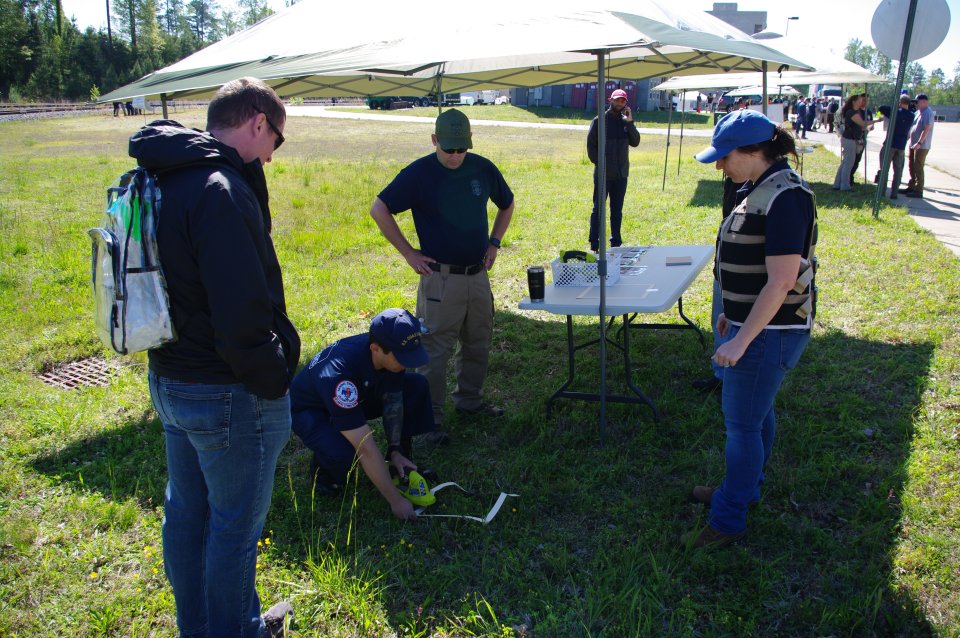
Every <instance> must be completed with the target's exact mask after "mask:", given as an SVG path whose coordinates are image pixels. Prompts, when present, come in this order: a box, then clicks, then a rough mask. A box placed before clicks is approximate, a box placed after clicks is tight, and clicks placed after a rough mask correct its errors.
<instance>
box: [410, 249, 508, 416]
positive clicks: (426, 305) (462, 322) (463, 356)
mask: <svg viewBox="0 0 960 638" xmlns="http://www.w3.org/2000/svg"><path fill="white" fill-rule="evenodd" d="M417 316H418V317H419V318H420V319H421V320H422V321H423V323H424V325H425V326H426V328H427V330H428V331H429V332H428V333H427V334H426V335H424V337H423V346H424V348H425V349H426V351H427V354H428V355H430V361H429V363H427V365H425V366H422V367H421V368H419V369H418V370H417V372H419V373H420V374H422V375H423V376H425V377H426V378H427V381H428V382H429V384H430V398H431V401H432V403H433V416H434V419H435V421H436V422H437V423H438V424H439V423H440V422H441V421H442V419H443V407H444V404H445V403H446V398H447V363H448V361H449V360H450V355H451V354H452V353H453V351H454V348H455V346H457V345H458V344H459V349H458V350H457V352H456V355H455V358H454V372H455V373H456V379H457V385H456V389H455V390H454V392H453V403H454V405H455V406H456V407H458V408H463V409H468V410H469V409H473V408H477V407H480V405H481V403H482V402H483V381H484V379H486V376H487V362H488V360H489V356H490V341H491V338H492V336H493V293H492V292H491V291H490V278H489V277H488V276H487V271H486V270H482V271H480V272H478V273H476V274H474V275H454V274H451V273H450V269H449V267H447V266H441V270H440V272H431V273H430V275H428V276H425V277H420V285H419V287H418V288H417Z"/></svg>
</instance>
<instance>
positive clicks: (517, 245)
mask: <svg viewBox="0 0 960 638" xmlns="http://www.w3.org/2000/svg"><path fill="white" fill-rule="evenodd" d="M482 108H484V109H487V108H491V107H482ZM177 117H178V118H179V119H181V121H183V123H185V124H187V125H191V126H197V127H202V126H203V114H202V113H200V112H187V113H181V114H178V115H177ZM132 122H133V120H130V119H121V120H115V119H113V118H109V117H108V118H77V119H62V120H56V121H43V122H18V123H4V124H0V132H2V133H3V134H2V135H0V321H2V325H3V331H2V333H0V369H2V372H0V436H2V441H3V443H2V446H0V635H2V636H11V637H12V636H71V637H74V636H137V637H141V636H158V637H167V636H175V635H176V627H175V623H174V605H173V598H172V594H171V591H170V588H169V586H168V584H167V582H166V580H165V577H164V575H163V565H162V559H161V554H160V523H161V520H162V516H163V511H162V509H163V507H162V505H163V489H164V484H165V480H166V479H165V476H166V473H165V463H164V451H163V446H164V443H163V433H162V428H161V426H160V424H159V423H158V422H157V420H156V415H155V414H154V412H153V410H152V407H151V405H150V400H149V396H148V392H147V388H146V383H145V375H146V372H145V366H144V363H145V357H143V356H136V357H130V358H122V359H121V358H118V357H111V356H110V355H109V354H108V353H107V352H106V351H105V349H104V347H103V346H102V345H101V344H100V343H99V342H98V340H97V338H96V336H95V334H94V329H93V324H92V319H91V299H90V290H89V281H88V280H89V272H90V257H89V240H88V239H87V236H86V230H87V229H88V228H89V227H91V226H94V225H97V224H99V220H100V215H101V209H102V207H103V203H104V193H105V191H104V189H105V187H106V186H107V185H108V184H109V183H110V182H111V181H112V180H113V179H114V178H115V177H116V176H117V175H119V174H120V173H121V172H123V171H124V170H126V169H127V168H128V167H129V166H130V165H131V160H130V158H128V157H127V154H126V148H127V142H126V140H127V138H128V136H129V135H130V134H131V133H133V132H134V130H133V128H132V127H131V123H132ZM285 132H286V136H287V139H288V140H289V141H288V142H287V144H286V145H285V146H284V147H283V148H282V149H281V150H280V151H279V152H278V154H277V156H276V160H275V161H274V162H273V163H272V164H270V165H269V166H268V167H267V169H266V174H267V180H268V182H269V184H270V188H271V207H272V211H273V217H274V232H273V236H274V242H275V244H276V246H277V249H278V253H279V257H280V261H281V264H282V266H283V268H284V278H285V282H286V287H287V298H288V306H289V308H288V310H289V314H290V316H291V318H292V319H293V320H294V322H295V323H296V324H297V326H298V327H299V329H300V331H301V334H302V337H303V342H304V349H303V355H302V360H303V361H306V360H307V359H309V357H310V356H312V354H313V353H314V352H315V351H316V350H318V349H319V348H321V347H322V346H323V345H325V344H328V343H330V342H331V341H333V340H334V339H336V338H338V337H340V336H344V335H349V334H354V333H357V332H360V331H363V330H365V329H366V326H367V324H368V321H369V318H370V317H371V316H372V314H374V313H376V312H377V311H379V310H380V309H382V308H384V307H388V306H394V305H400V306H405V307H407V308H413V306H414V295H415V281H414V277H413V276H412V273H411V272H410V271H409V269H408V268H407V267H406V265H405V264H404V263H403V261H402V259H401V258H400V257H399V256H398V255H397V254H396V252H395V251H394V250H393V249H392V248H391V247H390V246H389V244H387V242H386V241H385V240H384V239H383V238H382V237H381V235H380V234H379V232H378V231H377V228H376V226H375V225H374V223H373V222H372V220H371V219H370V218H369V216H368V214H367V212H368V210H369V207H370V204H371V202H372V200H373V198H374V197H375V196H376V194H377V193H378V192H379V190H380V189H381V188H382V187H383V186H384V185H385V184H386V183H387V182H388V181H389V180H390V179H391V177H392V176H393V175H394V174H395V173H396V172H397V171H398V170H399V169H400V168H402V167H403V166H404V165H405V164H406V163H407V162H408V161H410V160H411V159H413V158H415V157H418V156H420V155H422V154H425V153H427V152H429V151H430V149H431V147H430V145H429V129H428V128H426V127H424V126H423V125H418V124H414V123H409V124H408V123H403V122H397V123H395V124H390V125H389V126H386V125H384V123H382V122H363V121H336V120H323V119H310V118H293V119H291V120H290V121H289V122H288V124H287V127H286V131H285ZM664 142H665V141H664V138H663V137H657V136H652V135H651V136H644V137H643V139H642V141H641V145H640V148H639V149H636V150H633V151H631V162H632V170H631V175H630V185H629V190H628V193H627V199H626V202H627V204H626V207H625V216H624V217H625V219H624V236H625V239H626V240H627V243H630V244H641V245H642V244H712V243H713V239H714V233H715V230H716V226H717V223H718V221H719V198H720V181H719V175H718V174H717V172H716V171H715V170H714V169H713V167H712V166H702V165H699V164H697V163H696V162H694V161H693V160H692V159H690V158H689V156H690V155H691V154H692V153H693V152H694V151H695V150H696V149H695V148H694V147H693V146H690V147H689V148H688V146H687V145H685V146H684V154H685V156H686V157H685V158H684V159H683V160H682V162H681V167H680V174H679V175H677V159H676V155H675V154H672V155H671V157H670V166H669V171H668V180H667V184H666V189H665V190H661V172H662V170H663V157H664ZM673 148H674V149H675V148H676V147H675V146H674V147H673ZM474 151H475V152H477V153H480V154H483V155H485V156H487V157H489V158H491V159H493V160H494V161H495V162H496V163H497V164H498V165H499V166H500V168H501V169H502V171H503V173H504V175H505V176H506V178H507V180H508V182H509V183H510V184H511V186H512V187H513V189H514V191H515V193H516V201H517V209H516V214H515V216H514V222H513V224H512V225H511V227H510V230H509V232H508V233H507V235H506V237H505V239H504V242H503V249H502V251H501V254H500V257H499V259H498V261H497V264H496V267H495V269H494V272H493V276H492V280H493V288H494V293H495V296H496V305H497V319H496V329H495V334H494V339H493V352H492V362H491V373H490V377H489V379H488V382H487V392H488V395H489V396H490V398H491V399H492V400H494V401H495V402H497V403H500V404H502V405H504V406H506V407H507V408H508V409H509V414H508V416H507V417H505V418H504V419H501V420H498V421H481V422H473V421H469V420H467V419H465V418H463V417H459V416H457V415H455V414H454V413H453V411H452V410H449V413H448V415H447V418H446V419H445V426H446V428H447V429H449V430H450V431H451V433H452V436H453V442H452V444H451V445H450V446H449V447H446V448H441V449H430V448H426V447H418V448H416V449H415V453H416V454H415V456H416V460H417V461H418V462H420V463H421V464H423V465H426V466H428V467H432V468H435V469H436V470H437V472H438V473H439V475H440V476H441V478H442V479H443V480H455V481H457V482H458V483H460V484H461V485H463V486H464V487H467V488H470V489H471V490H472V491H473V494H470V495H464V494H451V493H450V492H444V493H442V494H441V496H440V499H439V503H438V504H437V505H436V506H434V509H435V511H437V512H441V513H467V514H473V515H482V514H483V513H485V512H486V511H487V509H488V508H489V507H490V506H491V505H492V503H493V500H494V499H495V498H496V496H497V494H499V493H500V492H501V491H505V492H512V493H517V494H519V495H520V497H519V498H517V499H510V500H508V501H507V506H506V507H505V508H504V510H503V511H502V512H501V514H500V515H499V517H498V518H497V519H496V520H494V521H493V523H491V524H490V525H488V526H482V525H478V524H476V523H472V522H468V521H457V520H444V519H433V520H431V521H420V522H416V523H406V524H404V523H401V522H399V521H396V520H395V519H393V518H392V517H391V516H390V511H389V508H388V507H387V506H386V504H385V503H384V502H383V500H382V499H381V498H379V497H378V495H377V494H376V492H375V490H374V489H373V488H372V486H371V485H370V484H369V482H368V481H367V480H366V479H365V478H364V477H361V478H360V479H359V480H358V481H357V482H356V485H355V486H354V487H352V488H351V489H350V490H348V491H347V492H346V495H345V496H344V498H343V499H328V498H311V494H310V491H309V486H308V485H307V480H306V479H307V477H306V475H307V469H308V465H309V454H308V452H307V451H306V450H305V449H304V448H303V447H302V445H300V443H299V442H298V441H297V440H296V438H295V437H294V438H293V439H292V440H291V441H290V443H289V445H288V446H287V448H286V450H285V452H284V454H283V455H282V457H281V461H280V464H279V467H278V470H277V483H276V489H275V493H274V498H273V507H272V509H271V512H270V515H269V517H268V519H267V524H266V528H265V530H264V538H263V540H262V553H261V557H260V572H259V578H258V587H259V591H260V594H261V597H262V599H263V600H264V603H265V604H268V605H269V604H272V603H273V602H275V601H277V600H279V599H288V600H291V601H292V603H293V605H294V607H295V609H296V612H297V615H296V618H295V619H294V622H293V628H294V629H295V630H296V631H298V632H300V634H301V635H303V636H310V637H313V636H316V637H329V636H336V637H352V636H369V637H382V636H415V637H425V636H436V637H449V636H457V637H459V636H535V637H537V638H554V637H559V638H564V637H586V636H590V637H596V638H599V637H605V638H620V637H631V636H683V637H691V638H693V637H701V636H703V637H721V636H723V637H726V636H737V637H752V636H761V637H766V636H796V637H807V636H884V637H885V636H904V637H913V636H954V637H955V636H960V556H958V552H957V547H958V546H960V493H958V487H957V486H958V485H960V417H958V413H960V410H958V407H960V268H958V265H960V263H958V260H957V258H956V257H954V256H953V255H952V254H951V253H949V252H948V251H947V250H946V249H945V248H943V247H942V246H941V245H940V244H939V243H938V242H937V241H936V240H935V239H934V238H933V237H932V236H931V235H930V234H928V233H927V232H925V231H923V230H920V229H919V228H918V227H917V226H916V224H915V223H914V222H913V221H912V220H911V219H909V218H908V217H907V216H906V215H905V214H904V213H903V212H902V210H900V209H896V208H884V209H881V213H880V219H879V220H874V219H873V218H872V216H871V214H870V210H871V204H872V201H873V199H872V190H870V189H867V188H865V187H863V188H861V187H857V190H856V191H855V192H854V193H849V194H845V195H844V196H843V197H841V196H840V195H839V194H838V193H836V192H835V191H832V190H831V189H830V188H829V184H830V183H832V179H833V172H834V171H835V169H836V166H837V159H836V158H835V157H833V156H832V155H830V154H828V153H827V152H825V151H823V150H822V149H821V150H817V151H816V152H815V153H813V154H812V155H809V156H807V158H806V161H805V174H806V177H807V178H808V179H810V180H811V182H812V183H813V186H814V188H815V190H816V191H817V195H818V201H819V215H820V232H821V236H820V246H819V248H818V254H819V256H820V260H821V270H820V277H819V283H820V312H819V314H818V317H817V325H816V328H815V331H814V335H813V340H812V342H811V344H810V346H809V347H808V348H807V351H806V353H805V354H804V356H803V359H802V360H801V363H800V365H799V366H798V368H797V369H796V370H795V371H794V372H793V373H791V376H790V377H788V379H787V382H786V384H785V386H784V388H783V390H782V391H781V393H780V396H779V398H778V403H777V406H778V419H779V424H780V427H779V430H780V431H779V439H778V441H777V446H776V449H775V452H774V456H773V459H772V464H771V467H770V468H769V471H768V473H767V477H768V478H767V484H766V487H765V492H764V498H763V502H762V503H761V505H760V507H759V508H758V509H757V510H756V511H754V512H752V513H751V514H750V518H749V531H750V533H749V535H748V536H747V538H746V539H744V540H743V541H741V542H740V543H738V544H737V545H734V546H732V547H730V548H727V549H725V550H720V551H705V552H694V553H688V552H686V551H684V549H683V548H681V547H680V546H679V545H678V542H677V539H678V537H679V536H680V534H681V533H683V532H685V531H687V530H689V529H692V528H694V527H696V526H698V525H702V524H703V522H704V512H703V511H702V509H701V508H699V507H697V506H694V505H690V504H688V503H687V502H686V495H687V493H688V491H689V489H690V487H691V486H692V485H694V484H696V483H715V482H716V481H717V480H719V479H720V478H721V476H722V474H723V456H722V446H723V440H724V433H723V421H722V416H721V414H720V409H719V404H718V402H717V401H716V399H715V398H713V397H704V396H701V395H700V394H698V393H696V392H695V391H693V390H691V389H690V388H689V381H690V380H691V379H693V378H698V377H702V376H704V375H705V374H707V373H708V353H705V352H703V351H702V350H701V349H700V346H699V344H698V343H697V341H696V339H695V338H694V337H693V335H692V334H690V333H684V332H668V331H649V332H646V333H644V334H642V335H638V336H637V337H636V338H635V339H634V340H633V348H634V353H633V354H634V361H635V365H636V369H637V378H638V379H639V380H640V383H641V385H642V387H643V388H644V389H645V390H646V391H647V392H648V394H650V395H651V396H652V397H653V399H654V400H655V401H656V402H657V404H658V406H659V407H660V409H661V412H662V418H661V420H660V421H659V423H654V422H653V420H652V419H651V416H650V412H649V410H647V409H645V408H644V409H637V408H634V407H625V406H611V407H610V409H609V412H608V418H609V423H608V441H607V444H606V445H600V444H599V441H598V436H597V420H598V418H597V407H596V405H583V404H575V403H570V402H565V404H564V405H561V406H559V407H558V409H556V410H555V411H554V416H553V417H552V418H550V419H548V418H546V416H545V413H544V402H545V400H546V398H547V397H549V396H550V394H551V393H552V392H553V390H555V389H556V388H557V387H558V386H559V385H560V383H561V382H562V379H563V377H564V375H565V361H564V352H565V348H564V341H563V340H564V330H565V327H564V320H563V317H557V316H553V315H549V314H545V313H524V312H520V311H518V310H517V302H518V301H519V300H520V299H521V298H522V297H523V296H524V295H525V289H526V283H525V276H524V271H525V268H526V266H527V265H530V264H537V263H546V262H547V261H549V259H550V258H551V257H552V256H553V255H556V254H557V252H558V251H559V250H560V249H567V248H580V249H582V248H585V247H586V233H587V218H588V215H589V211H590V202H589V200H590V194H591V189H592V184H591V166H590V163H589V161H588V160H587V158H586V155H585V151H584V140H583V133H582V132H578V131H564V130H539V129H520V128H506V127H504V128H499V127H498V128H483V129H479V132H478V133H477V134H476V136H475V148H474ZM674 153H675V150H674ZM401 225H402V227H403V228H404V229H405V230H406V231H407V232H408V233H412V223H411V220H410V218H409V215H404V216H402V217H401ZM684 301H685V303H684V306H685V308H684V309H685V311H686V312H687V314H688V315H689V316H690V317H691V318H692V319H693V320H694V321H696V322H697V323H698V324H699V325H700V326H702V327H703V328H704V329H707V330H709V312H710V279H709V274H708V273H707V272H704V273H703V274H701V276H700V277H699V278H698V279H697V281H696V282H695V283H694V285H693V286H692V287H691V289H690V290H689V291H688V292H687V294H686V295H685V299H684ZM671 318H672V317H671V316H666V315H665V316H664V317H658V319H663V320H671ZM673 318H675V316H674V317H673ZM575 329H576V331H577V334H578V336H579V337H581V338H583V339H586V338H588V337H590V336H591V335H593V334H594V333H595V331H596V322H595V321H589V320H588V319H578V320H577V321H576V325H575ZM91 356H97V357H106V358H107V359H108V360H110V361H112V362H117V363H118V364H119V367H118V372H117V374H116V376H115V377H114V378H113V380H112V382H111V383H110V384H109V386H107V387H102V388H80V389H75V390H60V389H56V388H53V387H51V386H49V385H46V384H44V383H42V382H41V381H40V380H39V379H38V378H37V377H38V374H40V373H42V372H44V371H48V370H50V369H53V368H55V367H57V366H59V365H61V364H64V363H65V362H70V361H75V360H78V359H83V358H86V357H91ZM580 356H581V363H582V364H583V365H582V368H581V370H582V371H583V372H584V376H583V377H582V378H581V380H580V384H581V387H583V388H587V387H589V379H590V377H591V375H594V374H596V371H597V370H598V366H597V364H596V362H595V358H596V357H595V353H594V352H592V351H590V350H587V351H585V352H583V353H581V354H580ZM610 369H611V370H612V372H611V375H612V380H611V385H612V387H614V388H616V387H619V384H620V383H621V382H622V378H621V377H620V376H619V374H618V371H617V369H616V366H613V365H612V366H610Z"/></svg>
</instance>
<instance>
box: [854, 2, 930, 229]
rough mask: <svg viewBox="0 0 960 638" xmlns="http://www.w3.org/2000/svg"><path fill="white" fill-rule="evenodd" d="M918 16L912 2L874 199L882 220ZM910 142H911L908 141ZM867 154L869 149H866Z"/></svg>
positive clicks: (904, 33)
mask: <svg viewBox="0 0 960 638" xmlns="http://www.w3.org/2000/svg"><path fill="white" fill-rule="evenodd" d="M916 15H917V0H910V9H909V10H908V11H907V26H906V28H905V30H904V32H903V48H902V49H901V50H900V64H899V65H898V67H897V84H896V87H895V88H894V90H893V100H894V101H893V104H892V105H891V106H890V120H891V121H889V122H887V139H885V140H884V141H883V161H882V162H880V181H879V182H877V192H876V194H875V195H874V198H873V216H874V218H876V219H879V218H880V198H881V197H883V193H884V192H885V191H886V190H887V172H888V171H889V170H890V147H891V146H892V145H893V127H894V125H895V124H896V122H897V109H898V108H900V90H901V89H902V88H903V79H904V76H905V75H906V71H907V64H909V55H910V38H911V36H912V35H913V20H914V18H915V17H916ZM907 141H908V142H909V140H907ZM863 152H864V153H866V152H867V149H866V148H864V149H863ZM895 194H896V193H895Z"/></svg>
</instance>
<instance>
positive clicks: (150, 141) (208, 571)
mask: <svg viewBox="0 0 960 638" xmlns="http://www.w3.org/2000/svg"><path fill="white" fill-rule="evenodd" d="M285 122H286V111H285V109H284V107H283V102H282V101H281V100H280V98H279V97H278V96H277V94H276V93H275V92H274V91H273V89H271V88H270V87H269V86H267V85H266V84H264V83H263V82H261V81H260V80H257V79H254V78H241V79H238V80H234V81H232V82H230V83H228V84H226V85H224V86H223V87H222V88H221V89H220V90H219V91H218V92H217V94H216V95H215V96H214V98H213V100H211V102H210V106H209V108H208V110H207V132H201V131H196V130H193V129H188V128H184V127H183V126H181V125H180V124H178V123H177V122H173V121H171V120H160V121H157V122H153V123H151V124H149V125H147V126H145V127H144V128H142V129H141V130H140V131H138V132H137V133H136V134H134V135H133V137H132V138H130V155H131V156H133V157H135V158H136V159H137V161H138V163H139V164H140V165H141V166H143V167H144V168H147V169H149V170H151V171H153V172H154V173H155V174H156V175H157V185H158V187H159V189H160V192H161V196H162V200H161V201H162V207H163V210H162V213H161V214H160V215H159V216H158V219H159V221H158V225H157V247H158V250H159V255H160V261H161V263H162V264H163V268H164V274H165V276H166V280H167V288H168V293H169V296H170V311H171V316H172V318H173V323H174V327H175V329H176V333H177V340H176V341H174V342H172V343H169V344H166V345H164V346H162V347H160V348H157V349H155V350H151V351H150V352H149V358H150V370H149V375H148V376H149V382H150V394H151V397H152V399H153V405H154V407H155V408H156V410H157V413H158V414H159V416H160V421H161V422H162V423H163V429H164V433H165V436H166V450H167V474H168V477H169V478H168V483H167V490H166V495H165V498H164V519H163V559H164V560H163V562H164V569H165V570H166V574H167V578H168V579H169V580H170V584H171V585H172V586H173V596H174V599H175V601H176V605H177V627H178V628H179V630H180V635H181V636H207V637H209V638H214V637H223V638H226V637H230V638H237V637H243V638H260V637H271V638H272V637H273V636H278V635H282V632H283V624H284V617H285V616H286V615H287V614H288V613H290V611H291V609H290V605H289V604H288V603H285V602H283V603H278V604H276V605H274V606H273V607H271V608H270V609H269V610H268V611H267V612H266V613H264V614H262V615H261V612H260V599H259V597H258V596H257V590H256V586H255V582H254V581H255V577H256V564H257V541H258V540H259V538H260V534H261V533H262V530H263V524H264V521H265V519H266V516H267V510H269V509H270V498H271V496H272V494H273V475H274V470H275V469H276V465H277V457H278V456H279V455H280V451H281V450H282V449H283V447H284V445H286V443H287V441H288V440H289V439H290V429H291V417H290V397H289V393H288V388H289V386H290V380H291V378H292V376H293V372H294V371H295V370H296V367H297V363H298V361H299V359H300V339H299V337H298V336H297V331H296V329H295V328H294V326H293V324H292V323H291V322H290V320H289V319H287V317H286V315H285V314H284V313H285V301H284V294H283V280H282V278H281V275H280V264H279V263H278V262H277V255H276V253H275V252H274V248H273V241H272V240H271V238H270V209H269V207H268V197H267V183H266V179H265V178H264V173H263V166H264V164H266V163H267V162H269V161H270V160H271V159H272V157H273V153H274V151H276V150H277V149H278V148H279V147H280V145H281V144H282V143H283V139H284V138H283V127H284V123H285Z"/></svg>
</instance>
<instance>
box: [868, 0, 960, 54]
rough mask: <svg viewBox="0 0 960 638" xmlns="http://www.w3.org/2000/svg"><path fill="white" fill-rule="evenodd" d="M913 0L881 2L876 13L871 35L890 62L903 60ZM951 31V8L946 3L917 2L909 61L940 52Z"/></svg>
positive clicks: (936, 0) (929, 0)
mask: <svg viewBox="0 0 960 638" xmlns="http://www.w3.org/2000/svg"><path fill="white" fill-rule="evenodd" d="M909 11H910V0H882V1H881V2H880V6H878V7H877V10H876V11H875V12H874V14H873V22H871V23H870V33H871V34H872V35H873V43H874V44H875V45H876V46H877V50H878V51H880V53H883V54H884V55H886V56H887V57H889V58H890V59H891V60H898V61H899V60H900V54H901V53H903V36H904V33H905V32H906V25H907V14H908V13H909ZM949 30H950V7H948V6H947V2H946V0H917V12H916V15H915V16H914V18H913V33H912V34H911V36H910V50H909V52H908V53H907V56H908V58H909V59H910V60H919V59H920V58H923V57H926V56H928V55H930V54H931V53H933V52H934V51H936V50H937V47H939V46H940V45H941V44H942V43H943V40H944V39H945V38H946V37H947V31H949Z"/></svg>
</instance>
